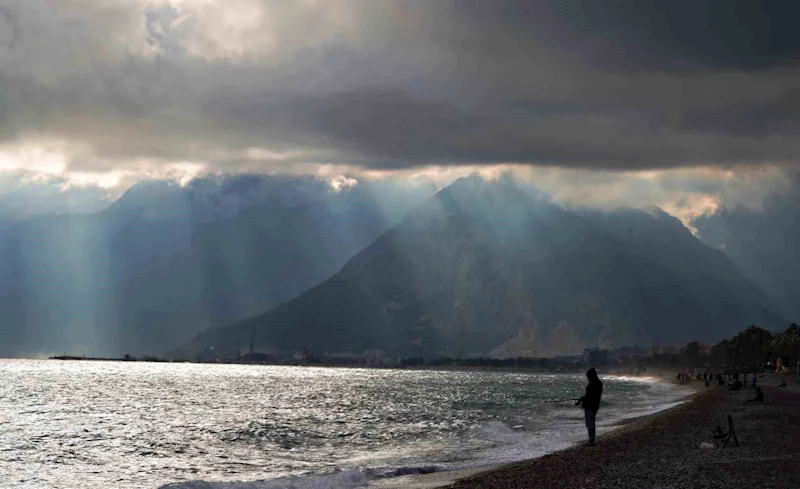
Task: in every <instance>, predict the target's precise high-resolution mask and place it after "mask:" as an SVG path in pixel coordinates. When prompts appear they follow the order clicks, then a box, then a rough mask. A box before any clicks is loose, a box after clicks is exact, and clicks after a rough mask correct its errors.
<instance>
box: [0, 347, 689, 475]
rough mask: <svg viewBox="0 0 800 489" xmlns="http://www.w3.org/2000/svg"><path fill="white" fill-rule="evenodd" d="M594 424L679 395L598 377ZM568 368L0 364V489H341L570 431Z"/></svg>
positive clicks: (577, 417) (465, 463) (505, 456)
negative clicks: (600, 399) (599, 393)
mask: <svg viewBox="0 0 800 489" xmlns="http://www.w3.org/2000/svg"><path fill="white" fill-rule="evenodd" d="M601 379H602V380H603V382H604V384H605V390H604V395H603V404H602V406H601V409H600V412H599V413H598V426H599V428H598V431H599V432H600V433H602V432H604V431H608V430H610V429H613V428H614V427H615V426H618V425H619V423H620V422H621V421H623V420H625V419H628V418H634V417H638V416H643V415H647V414H651V413H654V412H657V411H660V410H663V409H666V408H668V407H671V406H674V405H676V404H679V403H680V402H682V400H683V399H684V398H685V396H686V395H687V394H688V392H687V391H686V390H685V388H681V387H680V386H677V385H672V384H668V383H662V382H658V381H656V379H652V378H643V377H618V376H616V377H615V376H604V375H601ZM585 385H586V378H585V376H583V375H578V374H542V373H515V372H499V371H432V370H392V369H355V368H324V367H320V368H317V367H289V366H256V365H211V364H188V363H144V362H102V361H59V360H0V488H3V489H5V488H25V489H29V488H31V489H32V488H36V489H111V488H114V489H157V488H161V489H219V488H226V489H289V488H292V489H312V488H313V489H317V488H318V489H322V488H330V489H349V488H355V487H367V486H369V485H371V484H373V483H374V482H375V481H380V480H383V479H386V478H392V477H398V476H402V475H405V474H414V473H428V472H439V471H447V470H454V469H464V468H474V467H481V466H488V465H495V464H499V463H505V462H513V461H518V460H523V459H528V458H532V457H537V456H541V455H544V454H546V453H549V452H553V451H555V450H560V449H563V448H566V447H569V446H570V445H573V444H575V443H578V442H582V441H584V440H585V438H586V432H585V427H584V425H583V411H582V410H581V409H580V408H578V407H575V406H574V405H573V402H571V401H569V399H572V398H575V397H579V396H581V395H582V394H583V391H584V387H585Z"/></svg>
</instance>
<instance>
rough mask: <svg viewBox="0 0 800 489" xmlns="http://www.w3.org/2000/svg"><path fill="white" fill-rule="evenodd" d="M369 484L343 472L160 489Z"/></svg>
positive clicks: (321, 488)
mask: <svg viewBox="0 0 800 489" xmlns="http://www.w3.org/2000/svg"><path fill="white" fill-rule="evenodd" d="M368 483H369V478H368V477H367V475H366V474H365V473H363V472H356V471H346V472H344V471H343V472H334V473H330V474H322V475H307V476H288V477H281V478H278V479H272V480H262V481H253V482H222V481H220V482H212V481H189V482H177V483H173V484H167V485H164V486H161V487H160V488H159V489H355V488H358V487H367V484H368Z"/></svg>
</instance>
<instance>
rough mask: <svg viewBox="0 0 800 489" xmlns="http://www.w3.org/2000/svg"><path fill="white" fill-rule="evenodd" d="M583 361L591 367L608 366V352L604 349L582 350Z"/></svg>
mask: <svg viewBox="0 0 800 489" xmlns="http://www.w3.org/2000/svg"><path fill="white" fill-rule="evenodd" d="M583 361H584V362H585V363H586V364H587V365H590V366H592V367H605V366H606V365H608V350H606V349H604V348H586V349H584V350H583Z"/></svg>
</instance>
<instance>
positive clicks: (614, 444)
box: [381, 374, 800, 489]
mask: <svg viewBox="0 0 800 489" xmlns="http://www.w3.org/2000/svg"><path fill="white" fill-rule="evenodd" d="M784 379H785V380H786V382H787V387H786V388H779V387H777V385H778V384H779V383H780V382H781V381H782V380H784ZM797 380H798V379H797V378H796V376H778V375H773V374H767V375H764V376H763V377H760V378H759V385H761V386H762V388H763V390H764V397H765V402H764V403H763V404H754V403H751V404H748V405H745V404H744V401H745V400H746V399H749V398H752V397H755V390H754V389H752V388H746V389H742V390H741V391H730V390H728V389H727V387H719V386H716V385H712V386H710V387H709V388H705V387H703V386H702V383H700V382H696V383H694V384H693V386H698V387H699V389H698V394H697V395H696V396H695V397H694V398H693V399H692V400H691V401H690V402H687V403H685V404H682V405H680V406H677V407H674V408H672V409H668V410H666V411H662V412H660V413H657V414H654V415H651V416H646V417H643V418H638V419H634V420H632V421H629V422H627V423H626V424H625V425H624V426H623V427H621V428H619V429H617V430H615V431H612V432H610V433H607V434H605V435H602V436H600V437H598V442H597V446H595V447H583V446H578V447H573V448H570V449H567V450H564V451H561V452H556V453H553V454H550V455H546V456H544V457H541V458H538V459H534V460H529V461H525V462H519V463H515V464H510V465H505V466H502V467H499V468H498V467H495V468H484V469H476V470H473V471H465V472H461V473H454V472H443V473H440V474H431V475H427V476H416V477H415V478H399V479H396V480H394V481H391V485H387V486H381V487H387V488H388V487H392V488H426V489H428V488H432V487H445V486H446V487H452V488H454V489H478V488H480V489H490V488H491V489H494V488H496V489H514V488H536V489H539V488H542V489H550V488H571V489H575V488H623V489H625V488H630V489H634V488H635V489H642V488H664V489H666V488H670V489H678V488H681V489H682V488H687V489H688V488H730V487H736V488H799V487H800V463H798V457H800V453H799V452H800V385H798V384H797V383H796V382H797ZM601 414H602V413H601ZM601 414H600V415H601ZM728 414H731V416H732V417H733V421H734V425H735V429H736V434H737V438H738V441H739V447H735V446H734V445H733V442H731V443H729V445H728V447H727V448H719V449H703V448H701V444H702V443H704V442H705V443H713V436H712V431H713V429H714V428H715V427H716V426H717V425H718V424H719V425H720V426H722V427H723V428H727V415H728ZM387 482H388V481H387Z"/></svg>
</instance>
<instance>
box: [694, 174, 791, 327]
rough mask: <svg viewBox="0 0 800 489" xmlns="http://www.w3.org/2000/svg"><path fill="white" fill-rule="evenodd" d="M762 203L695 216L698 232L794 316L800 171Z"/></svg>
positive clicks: (699, 235) (700, 236)
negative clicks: (786, 189)
mask: <svg viewBox="0 0 800 489" xmlns="http://www.w3.org/2000/svg"><path fill="white" fill-rule="evenodd" d="M794 179H795V181H796V182H797V183H796V184H795V186H794V187H793V190H792V191H791V192H788V193H786V194H780V193H776V194H774V195H772V196H771V197H770V198H769V199H768V200H767V201H766V202H764V204H763V206H762V208H760V209H747V208H743V207H738V208H734V209H722V210H721V211H720V212H718V213H716V214H713V215H710V216H704V217H701V218H699V219H697V220H696V221H695V222H694V225H695V227H696V228H697V231H698V237H699V238H700V239H702V240H703V241H704V242H706V243H708V244H709V245H710V246H713V247H715V248H718V249H721V250H723V251H724V253H725V254H726V255H727V256H729V257H730V259H731V260H732V261H733V262H734V263H735V264H736V266H737V267H738V268H739V269H740V270H741V271H742V272H743V273H744V274H745V275H747V276H748V277H750V278H752V279H753V280H754V281H755V282H756V283H757V284H758V285H759V286H760V287H761V288H762V289H763V290H764V291H765V292H766V293H767V294H769V295H770V297H772V298H773V299H774V301H775V302H776V303H777V304H778V305H779V307H780V311H781V312H782V313H783V314H784V315H785V316H787V317H788V318H789V319H791V320H795V321H796V320H797V318H800V252H798V249H800V191H798V190H797V188H798V187H797V185H800V177H797V176H795V177H794Z"/></svg>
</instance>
